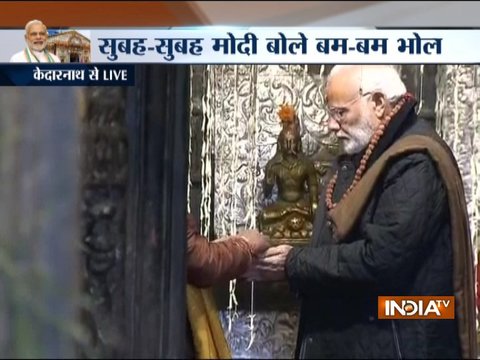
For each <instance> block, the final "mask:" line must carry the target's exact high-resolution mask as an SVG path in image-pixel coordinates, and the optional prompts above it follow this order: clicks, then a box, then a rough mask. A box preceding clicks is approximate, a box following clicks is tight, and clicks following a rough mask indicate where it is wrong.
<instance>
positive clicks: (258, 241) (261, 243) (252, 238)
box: [238, 229, 270, 257]
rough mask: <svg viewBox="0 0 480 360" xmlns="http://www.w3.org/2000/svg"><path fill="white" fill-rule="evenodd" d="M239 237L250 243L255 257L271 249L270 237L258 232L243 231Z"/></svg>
mask: <svg viewBox="0 0 480 360" xmlns="http://www.w3.org/2000/svg"><path fill="white" fill-rule="evenodd" d="M238 235H239V236H241V237H242V238H243V239H245V240H246V241H247V242H248V245H249V247H250V251H251V253H252V255H253V256H255V257H256V256H258V255H260V254H262V253H264V252H265V251H266V250H267V249H268V248H269V247H270V244H269V243H268V237H267V236H265V235H263V234H262V233H260V232H259V231H258V230H255V229H249V230H243V231H241V232H239V233H238Z"/></svg>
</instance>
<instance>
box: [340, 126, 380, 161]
mask: <svg viewBox="0 0 480 360" xmlns="http://www.w3.org/2000/svg"><path fill="white" fill-rule="evenodd" d="M364 124H365V125H364V126H359V127H357V128H355V129H352V130H351V131H350V138H349V139H345V140H342V143H343V149H344V150H345V152H346V153H347V154H349V155H353V154H358V153H359V152H360V151H362V150H363V149H365V148H366V147H367V145H368V143H369V142H370V139H371V138H372V136H373V134H374V133H375V129H374V128H372V126H371V125H370V124H369V122H367V121H365V122H364Z"/></svg>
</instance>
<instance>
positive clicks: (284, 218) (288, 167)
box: [259, 105, 318, 243]
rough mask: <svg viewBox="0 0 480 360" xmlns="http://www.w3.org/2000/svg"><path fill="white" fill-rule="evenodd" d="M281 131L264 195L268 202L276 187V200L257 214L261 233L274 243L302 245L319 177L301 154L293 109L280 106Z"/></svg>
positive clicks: (307, 237)
mask: <svg viewBox="0 0 480 360" xmlns="http://www.w3.org/2000/svg"><path fill="white" fill-rule="evenodd" d="M278 114H279V116H280V118H281V120H282V123H283V129H282V131H281V132H280V134H279V136H278V140H277V152H276V154H275V155H274V156H273V158H272V159H270V161H268V163H267V165H266V167H265V179H264V184H263V185H264V187H263V190H264V195H265V197H266V198H270V197H271V195H272V191H273V189H274V187H275V186H276V187H277V193H278V198H277V199H276V201H275V202H274V203H273V204H271V205H269V206H267V207H265V208H264V209H263V210H262V211H261V212H260V214H259V225H260V230H261V231H262V232H263V233H265V234H266V235H268V236H269V237H270V239H271V240H272V241H273V242H278V243H282V242H287V243H288V242H290V243H304V242H306V241H309V240H310V237H311V234H312V228H313V226H312V223H313V217H314V214H315V210H316V208H317V204H318V175H317V170H316V168H315V165H314V163H313V161H312V160H310V159H309V158H308V157H307V156H306V155H305V154H304V153H303V151H302V140H301V136H300V131H299V125H298V118H297V117H296V115H295V112H294V110H293V107H291V106H287V105H285V106H282V108H281V110H280V111H279V113H278Z"/></svg>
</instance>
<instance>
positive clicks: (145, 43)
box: [91, 27, 480, 64]
mask: <svg viewBox="0 0 480 360" xmlns="http://www.w3.org/2000/svg"><path fill="white" fill-rule="evenodd" d="M479 41H480V30H457V29H446V30H433V29H418V30H415V29H408V30H407V29H405V30H390V29H365V28H350V29H349V28H288V27H287V28H277V27H268V28H267V27H252V28H232V27H225V28H218V27H199V28H191V29H187V28H170V29H135V30H129V29H124V30H119V29H112V30H108V29H106V30H92V31H91V61H92V62H101V63H114V62H119V63H138V62H142V63H175V64H309V63H315V64H341V63H364V64H367V63H383V64H387V63H388V64H409V63H414V64H442V63H455V64H459V63H480V48H479V47H478V46H476V44H478V42H479Z"/></svg>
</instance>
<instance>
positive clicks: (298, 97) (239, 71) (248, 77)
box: [207, 65, 331, 358]
mask: <svg viewBox="0 0 480 360" xmlns="http://www.w3.org/2000/svg"><path fill="white" fill-rule="evenodd" d="M323 70H324V67H317V68H310V69H309V68H308V67H307V66H304V65H303V66H302V65H283V66H282V65H280V66H277V65H263V66H262V65H260V66H254V65H240V66H229V65H224V66H210V67H208V81H209V91H208V100H209V104H210V109H209V111H208V115H207V116H209V117H210V120H213V124H214V125H213V127H214V130H213V134H214V136H213V139H212V145H211V147H212V149H213V152H214V154H213V155H214V164H215V166H214V174H213V176H214V185H215V190H214V219H213V223H214V228H215V233H216V235H217V236H221V235H225V234H229V233H233V232H236V231H238V230H241V229H242V228H249V227H255V225H256V224H255V215H256V214H257V212H258V210H259V209H261V208H262V207H263V206H264V205H265V203H266V199H265V198H264V196H263V194H262V190H261V189H262V187H261V182H262V180H263V178H264V173H263V172H264V167H265V165H266V163H267V161H268V160H269V159H270V158H271V157H272V156H273V155H274V153H275V151H276V141H277V136H278V133H279V132H280V130H281V124H280V121H279V118H278V116H277V111H278V109H279V107H280V105H281V104H283V103H285V102H288V103H290V104H293V105H294V107H295V109H296V111H297V113H298V115H299V118H300V121H301V133H302V140H303V148H304V151H305V153H306V154H307V155H309V156H312V157H313V158H315V157H317V158H321V156H316V155H318V154H319V153H320V152H321V150H322V148H323V147H324V146H322V144H329V143H330V142H331V140H330V139H329V138H328V136H327V135H328V134H327V133H328V130H327V126H326V117H325V111H324V110H323V108H322V104H323V99H322V92H321V89H322V86H323V80H322V79H323V77H322V73H323ZM254 294H255V293H254ZM225 296H228V294H225ZM253 298H254V305H255V301H256V300H258V298H256V296H253ZM240 305H241V306H240V307H241V308H242V309H246V308H247V309H248V308H249V307H250V304H240ZM254 313H255V318H254V326H255V340H254V341H253V343H252V344H251V346H250V347H248V345H249V342H250V328H249V326H250V318H249V317H248V315H250V313H249V312H248V311H246V310H239V311H238V313H237V314H238V317H236V318H234V320H233V321H232V322H231V328H230V331H229V319H228V314H229V313H228V312H227V311H222V312H221V319H222V323H223V325H224V327H225V331H226V333H227V338H228V340H229V342H230V345H231V348H232V351H233V356H234V357H243V358H245V357H248V358H272V357H274V358H291V357H292V356H293V352H294V349H295V342H296V333H297V319H298V313H297V311H296V309H291V311H263V310H259V311H255V312H254Z"/></svg>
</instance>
